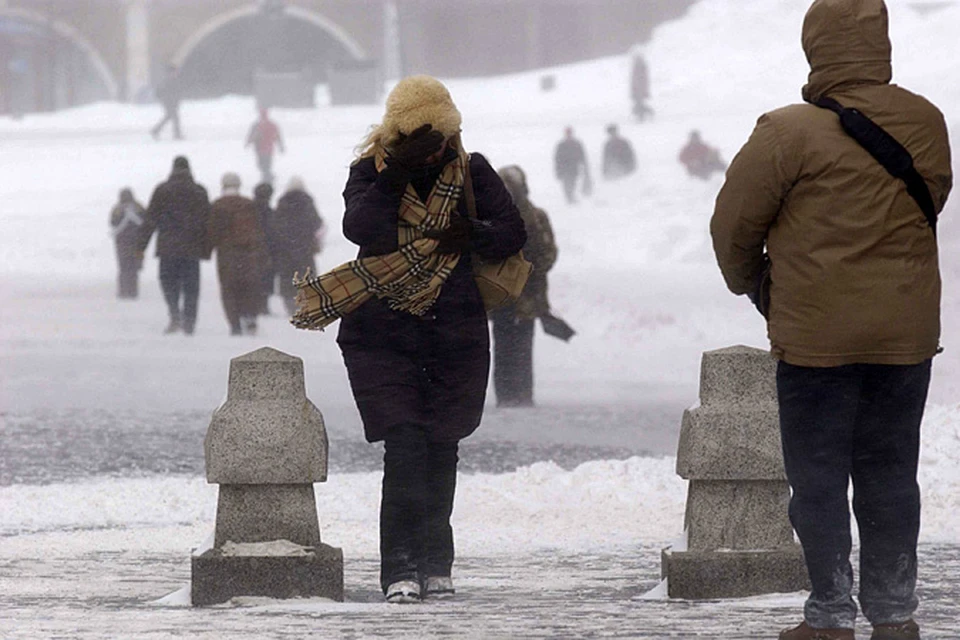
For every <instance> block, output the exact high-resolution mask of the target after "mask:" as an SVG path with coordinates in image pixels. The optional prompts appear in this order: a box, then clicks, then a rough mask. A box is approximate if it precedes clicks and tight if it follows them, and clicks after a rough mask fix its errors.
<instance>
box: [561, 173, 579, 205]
mask: <svg viewBox="0 0 960 640" xmlns="http://www.w3.org/2000/svg"><path fill="white" fill-rule="evenodd" d="M560 182H562V183H563V195H564V196H566V198H567V202H568V203H570V204H573V203H575V202H576V201H577V196H576V193H577V176H563V177H562V178H560Z"/></svg>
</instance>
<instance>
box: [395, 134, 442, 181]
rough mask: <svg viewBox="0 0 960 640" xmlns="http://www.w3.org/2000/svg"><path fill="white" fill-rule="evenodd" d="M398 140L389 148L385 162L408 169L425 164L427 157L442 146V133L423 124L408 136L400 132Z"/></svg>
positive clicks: (417, 167) (411, 169)
mask: <svg viewBox="0 0 960 640" xmlns="http://www.w3.org/2000/svg"><path fill="white" fill-rule="evenodd" d="M400 135H401V138H400V141H399V142H398V143H397V144H396V145H394V147H393V148H392V149H390V152H389V156H388V158H389V159H388V162H387V164H392V163H395V164H398V165H400V166H401V167H403V168H404V169H407V170H408V171H413V170H414V169H419V168H421V167H423V166H424V165H425V164H427V158H429V157H430V156H432V155H433V154H435V153H437V152H438V151H440V149H441V148H443V140H444V137H443V134H442V133H440V132H439V131H433V126H432V125H430V124H425V125H423V126H422V127H420V128H419V129H416V130H415V131H413V133H411V134H410V135H408V136H404V135H403V134H400ZM391 161H392V162H391Z"/></svg>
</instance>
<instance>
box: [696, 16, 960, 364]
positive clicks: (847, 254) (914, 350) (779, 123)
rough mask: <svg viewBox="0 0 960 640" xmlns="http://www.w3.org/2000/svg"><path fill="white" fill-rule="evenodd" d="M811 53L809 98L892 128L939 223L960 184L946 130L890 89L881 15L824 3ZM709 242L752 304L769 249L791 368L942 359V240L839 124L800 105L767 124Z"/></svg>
mask: <svg viewBox="0 0 960 640" xmlns="http://www.w3.org/2000/svg"><path fill="white" fill-rule="evenodd" d="M851 7H855V9H851ZM803 48H804V51H805V52H806V54H807V59H808V60H809V62H810V77H809V82H808V84H807V85H806V86H805V87H804V89H803V95H804V97H805V98H806V99H808V100H811V101H815V100H817V99H818V98H820V97H822V96H829V97H831V98H834V99H835V100H837V101H838V102H840V104H842V105H844V106H848V107H853V108H856V109H858V110H860V111H861V112H862V113H863V114H865V115H866V116H867V117H869V118H871V119H872V120H873V121H874V122H876V123H877V124H878V125H880V126H881V127H883V128H884V129H886V130H887V132H889V133H890V135H892V136H893V137H894V138H896V139H897V140H898V141H900V143H901V144H902V145H903V146H904V147H906V149H907V151H909V152H910V154H911V155H912V156H913V160H914V166H915V167H916V169H917V171H918V172H919V173H920V175H921V176H923V177H924V179H925V180H926V183H927V186H928V187H929V189H930V194H931V195H932V197H933V203H934V206H935V207H936V210H937V211H940V210H941V209H942V207H943V205H944V203H945V202H946V200H947V195H948V194H949V193H950V189H951V186H952V180H953V179H952V173H951V162H950V143H949V140H948V136H947V127H946V124H945V123H944V118H943V114H942V113H940V111H939V110H938V109H937V108H936V107H935V106H934V105H932V104H931V103H930V102H928V101H927V100H926V99H924V98H922V97H921V96H918V95H916V94H914V93H910V92H909V91H907V90H905V89H902V88H900V87H898V86H896V85H893V84H890V79H891V75H892V68H891V64H890V59H891V47H890V40H889V37H888V35H887V12H886V7H885V6H884V5H883V3H882V2H880V0H864V1H863V2H860V3H845V4H841V3H829V2H816V3H814V4H813V6H812V7H811V8H810V10H809V12H808V13H807V18H806V20H805V21H804V25H803ZM710 230H711V233H712V234H713V246H714V250H715V252H716V255H717V260H718V262H719V265H720V269H721V271H722V272H723V276H724V278H725V280H726V282H727V286H728V287H729V288H730V290H731V291H733V292H734V293H738V294H743V293H752V292H753V290H754V287H755V284H756V282H757V279H758V276H759V274H760V272H761V269H762V266H761V265H762V260H763V252H764V245H766V250H767V252H768V254H769V257H770V262H771V265H772V271H771V285H770V309H769V323H768V333H769V336H770V343H771V346H772V350H773V354H774V355H775V356H776V357H778V358H780V359H782V360H784V361H786V362H787V363H788V364H792V365H797V366H803V367H834V366H842V365H847V364H854V363H864V364H886V365H911V364H917V363H920V362H923V361H924V360H926V359H928V358H930V357H932V356H933V355H934V354H935V353H936V350H937V344H938V339H939V336H940V272H939V267H938V264H937V263H938V258H937V243H936V240H935V239H934V236H933V233H932V232H931V230H930V227H929V225H928V224H927V222H926V219H925V218H924V215H923V213H922V212H921V210H920V208H919V206H917V203H916V202H915V201H914V199H913V198H912V197H910V194H909V193H907V189H906V185H905V184H904V183H903V181H901V180H897V179H895V178H893V177H892V176H891V175H890V174H889V173H887V171H886V170H885V169H884V168H883V167H882V166H880V164H879V163H878V162H877V161H876V160H875V159H874V158H873V157H872V156H870V154H869V153H868V152H867V151H866V150H864V149H863V148H862V147H861V146H860V145H859V144H858V143H857V142H856V141H855V140H853V139H852V138H851V137H850V136H849V135H848V134H847V133H845V132H844V130H843V129H842V128H841V126H840V122H839V119H838V118H837V115H836V114H835V113H833V112H831V111H828V110H826V109H821V108H819V107H815V106H813V105H812V104H798V105H792V106H788V107H784V108H781V109H777V110H775V111H772V112H770V113H767V114H765V115H763V116H761V118H760V120H759V121H758V122H757V126H756V128H755V129H754V131H753V134H752V135H751V136H750V139H749V140H748V141H747V143H746V145H744V147H743V149H741V151H740V153H739V154H738V155H737V157H736V158H735V159H734V161H733V162H732V163H731V165H730V169H729V171H728V172H727V180H726V184H724V186H723V189H721V191H720V194H719V195H718V196H717V204H716V209H715V212H714V215H713V220H712V221H711V224H710Z"/></svg>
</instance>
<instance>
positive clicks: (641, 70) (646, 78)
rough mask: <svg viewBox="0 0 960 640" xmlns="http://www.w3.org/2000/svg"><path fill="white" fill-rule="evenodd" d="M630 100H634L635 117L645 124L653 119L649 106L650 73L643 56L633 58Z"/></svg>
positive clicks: (637, 55)
mask: <svg viewBox="0 0 960 640" xmlns="http://www.w3.org/2000/svg"><path fill="white" fill-rule="evenodd" d="M630 98H631V99H632V100H633V115H634V116H636V118H637V120H639V121H640V122H643V121H644V120H646V119H647V118H652V117H653V109H651V108H650V105H648V104H647V101H648V100H649V99H650V71H649V69H648V68H647V61H646V60H644V59H643V56H641V55H639V54H636V55H634V56H633V64H632V66H631V69H630Z"/></svg>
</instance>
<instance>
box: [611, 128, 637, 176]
mask: <svg viewBox="0 0 960 640" xmlns="http://www.w3.org/2000/svg"><path fill="white" fill-rule="evenodd" d="M636 168H637V159H636V156H635V155H634V153H633V147H632V146H630V142H629V141H628V140H627V139H626V138H624V137H623V136H611V137H610V138H608V139H607V142H606V144H604V145H603V177H604V178H606V179H607V180H616V179H617V178H622V177H624V176H628V175H630V174H631V173H633V172H634V170H635V169H636Z"/></svg>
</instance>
